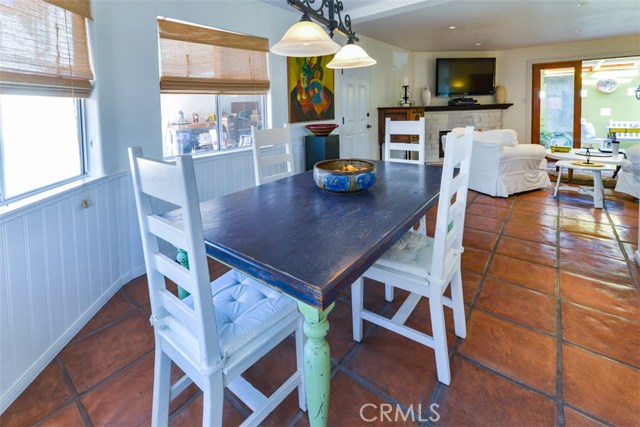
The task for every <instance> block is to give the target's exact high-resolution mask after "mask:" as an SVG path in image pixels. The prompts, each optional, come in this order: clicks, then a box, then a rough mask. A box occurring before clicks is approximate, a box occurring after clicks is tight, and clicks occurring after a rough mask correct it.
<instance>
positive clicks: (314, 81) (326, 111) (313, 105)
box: [287, 55, 335, 123]
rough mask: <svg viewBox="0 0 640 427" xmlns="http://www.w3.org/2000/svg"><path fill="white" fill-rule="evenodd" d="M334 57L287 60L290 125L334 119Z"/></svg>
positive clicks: (290, 58)
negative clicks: (328, 66)
mask: <svg viewBox="0 0 640 427" xmlns="http://www.w3.org/2000/svg"><path fill="white" fill-rule="evenodd" d="M331 59H333V55H328V56H312V57H304V58H293V57H289V58H287V76H288V85H287V88H288V90H289V122H290V123H298V122H312V121H317V120H331V119H334V118H335V102H334V87H335V79H334V72H333V70H332V69H331V68H327V64H328V63H329V61H331Z"/></svg>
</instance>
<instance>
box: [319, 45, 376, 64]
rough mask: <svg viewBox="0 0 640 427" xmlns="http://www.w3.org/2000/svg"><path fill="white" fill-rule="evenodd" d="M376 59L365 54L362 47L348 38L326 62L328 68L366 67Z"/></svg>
mask: <svg viewBox="0 0 640 427" xmlns="http://www.w3.org/2000/svg"><path fill="white" fill-rule="evenodd" d="M376 62H377V61H376V60H375V59H373V58H371V57H370V56H369V55H367V52H365V51H364V49H363V48H361V47H360V46H358V45H357V44H355V43H354V41H353V40H352V39H349V41H348V42H347V44H345V45H344V46H342V49H340V51H339V52H338V53H336V55H335V56H334V57H333V59H332V60H331V61H330V62H329V63H328V64H327V67H328V68H360V67H368V66H370V65H373V64H375V63H376Z"/></svg>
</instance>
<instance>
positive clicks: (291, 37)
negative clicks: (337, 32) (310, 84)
mask: <svg viewBox="0 0 640 427" xmlns="http://www.w3.org/2000/svg"><path fill="white" fill-rule="evenodd" d="M305 17H306V19H305ZM270 50H271V53H275V54H276V55H282V56H296V57H302V56H324V55H331V54H333V53H336V52H337V51H339V50H340V45H339V44H338V43H336V42H334V41H333V40H331V38H330V37H329V35H328V34H327V32H326V31H325V30H324V29H323V28H322V27H321V26H320V25H318V24H316V23H315V22H311V20H310V19H309V17H308V16H307V15H306V14H305V15H303V16H302V19H301V20H300V21H299V22H297V23H295V24H294V25H292V26H291V28H289V29H288V30H287V32H286V33H284V36H282V39H280V41H279V42H278V43H276V44H274V45H273V46H272V47H271V49H270Z"/></svg>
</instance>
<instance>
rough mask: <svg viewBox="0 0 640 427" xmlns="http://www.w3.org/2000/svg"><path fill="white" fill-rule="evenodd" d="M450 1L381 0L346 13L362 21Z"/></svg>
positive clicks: (357, 21) (356, 21)
mask: <svg viewBox="0 0 640 427" xmlns="http://www.w3.org/2000/svg"><path fill="white" fill-rule="evenodd" d="M450 1H453V0H403V1H398V0H383V1H378V2H376V3H373V4H369V5H367V6H362V7H358V8H356V9H350V10H349V11H348V13H349V16H351V19H352V20H353V21H354V23H362V22H369V21H373V20H375V19H378V18H388V17H390V16H394V15H399V14H401V13H407V12H413V11H415V10H419V9H424V8H427V7H430V6H436V5H439V4H443V3H448V2H450ZM345 6H347V7H348V6H349V4H348V3H347V4H346V5H345Z"/></svg>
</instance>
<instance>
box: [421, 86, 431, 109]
mask: <svg viewBox="0 0 640 427" xmlns="http://www.w3.org/2000/svg"><path fill="white" fill-rule="evenodd" d="M422 105H424V106H425V107H428V106H429V105H431V89H429V86H427V87H425V88H424V89H422Z"/></svg>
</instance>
